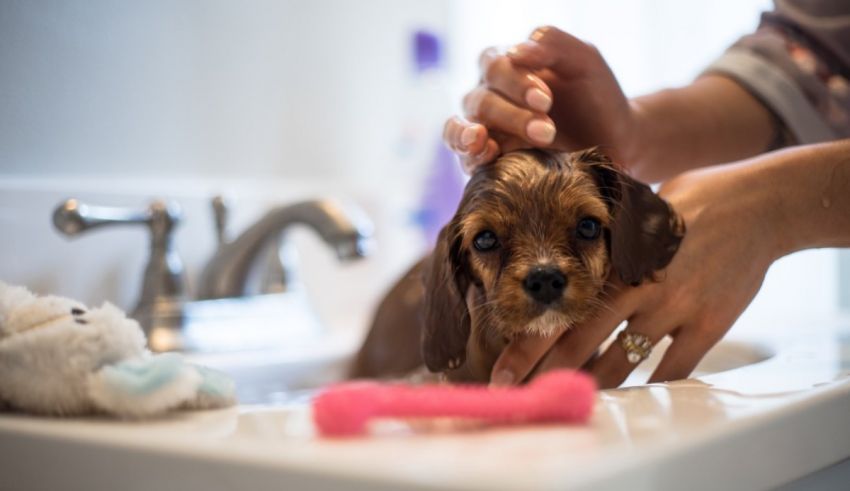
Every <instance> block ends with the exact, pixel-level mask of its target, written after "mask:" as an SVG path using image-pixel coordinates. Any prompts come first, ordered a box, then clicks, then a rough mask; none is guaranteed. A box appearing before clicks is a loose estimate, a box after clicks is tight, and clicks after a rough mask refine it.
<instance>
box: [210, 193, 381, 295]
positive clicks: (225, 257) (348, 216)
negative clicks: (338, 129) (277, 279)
mask: <svg viewBox="0 0 850 491" xmlns="http://www.w3.org/2000/svg"><path fill="white" fill-rule="evenodd" d="M295 224H302V225H307V226H309V227H311V228H312V229H313V230H315V231H316V233H318V235H319V236H320V237H321V238H322V239H323V240H324V242H325V243H327V244H328V245H329V246H330V247H331V248H332V249H334V250H335V251H336V254H337V256H338V257H339V259H340V260H350V259H356V258H360V257H363V256H365V255H366V254H367V253H368V243H369V239H370V238H371V235H372V224H371V222H370V221H369V219H368V218H367V217H366V215H365V214H364V213H363V212H362V211H361V210H360V209H358V208H356V207H354V206H350V205H347V206H345V207H342V206H340V205H338V204H336V203H335V202H333V201H329V200H312V201H304V202H301V203H295V204H291V205H285V206H279V207H277V208H274V209H272V210H270V211H269V212H268V213H266V215H265V216H263V218H261V219H260V220H258V221H257V222H256V223H254V224H253V225H251V226H250V227H248V228H247V229H246V230H245V231H244V232H243V233H242V234H241V235H240V236H239V237H237V238H236V239H234V240H232V241H230V242H225V243H222V244H221V245H220V246H219V249H218V251H217V252H216V253H215V255H214V256H213V257H212V259H210V261H209V263H208V264H207V266H206V267H205V268H204V271H203V273H202V274H201V284H200V288H199V294H198V295H199V298H201V299H212V298H225V297H240V296H244V295H245V294H246V291H247V286H248V285H247V282H248V276H249V273H250V271H251V269H252V266H253V265H254V263H255V262H256V260H257V259H258V258H259V257H261V256H262V252H263V251H264V250H266V249H267V248H268V247H269V245H270V244H274V243H275V242H276V241H277V239H278V238H280V237H282V234H285V232H286V230H287V229H288V228H289V227H290V226H292V225H295ZM275 252H277V251H275ZM285 266H286V265H285ZM285 279H286V278H284V281H285Z"/></svg>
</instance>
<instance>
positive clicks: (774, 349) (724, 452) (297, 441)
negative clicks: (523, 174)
mask: <svg viewBox="0 0 850 491" xmlns="http://www.w3.org/2000/svg"><path fill="white" fill-rule="evenodd" d="M847 326H848V324H846V323H842V322H832V323H828V324H823V323H815V322H811V323H809V324H808V325H805V326H796V328H795V329H793V330H791V329H788V330H787V332H796V333H798V335H796V336H795V335H788V336H780V335H778V334H777V335H776V336H774V338H773V341H774V343H773V344H770V345H761V344H755V343H752V342H750V341H748V340H746V339H738V340H736V339H730V340H728V341H724V342H723V343H721V344H720V345H719V346H718V347H717V348H716V349H715V350H714V351H713V352H712V353H711V354H710V355H709V356H708V357H707V358H706V359H705V360H704V362H703V363H702V364H701V366H700V371H701V374H698V375H697V376H696V377H695V378H692V379H688V380H684V381H678V382H673V383H668V384H653V385H648V386H647V385H642V386H641V385H638V386H633V387H627V388H621V389H615V390H607V391H602V392H600V393H599V395H598V399H597V406H596V409H595V412H594V415H593V417H592V419H591V422H590V424H589V425H587V426H581V427H575V426H527V427H519V428H494V429H490V430H485V431H475V432H454V433H451V432H445V433H432V434H416V433H415V432H412V431H408V432H398V431H395V432H392V433H391V434H382V435H377V436H372V437H366V438H358V439H351V440H322V439H318V438H317V437H316V436H315V435H314V432H313V428H312V425H311V423H310V417H309V410H308V397H307V395H305V393H303V392H282V393H281V392H280V389H284V388H286V387H293V386H299V384H301V385H300V386H302V387H304V386H308V385H309V383H308V382H309V379H310V377H315V375H316V373H323V374H326V375H327V376H330V375H331V374H332V372H333V370H332V368H333V367H334V366H337V367H338V366H340V364H341V363H344V361H345V360H346V359H347V355H346V352H347V353H348V354H350V353H351V352H353V350H354V348H356V343H348V344H346V343H347V342H343V341H339V342H337V344H336V346H337V347H338V348H339V349H338V350H337V351H336V352H335V353H336V355H332V354H331V352H333V350H332V349H328V346H331V345H334V342H330V343H329V342H328V341H329V340H328V339H325V340H323V341H322V342H321V343H315V344H314V345H313V348H309V347H307V346H305V347H304V349H303V350H300V351H299V355H300V356H301V358H300V361H297V362H296V361H294V359H290V360H289V361H288V362H286V363H284V362H281V363H280V364H279V365H278V366H277V368H270V369H269V370H267V371H266V377H265V378H264V379H254V383H255V385H252V383H250V380H251V378H250V377H248V376H247V375H246V378H245V380H247V381H249V384H248V386H249V387H254V388H256V396H257V400H260V399H264V398H265V400H272V401H274V400H275V398H276V397H277V399H276V401H277V403H276V404H270V405H242V406H239V407H237V408H231V409H227V410H221V411H211V412H200V413H191V414H182V415H178V416H175V417H172V418H167V419H163V420H158V421H153V422H144V423H127V422H114V421H102V420H93V419H75V420H56V419H42V418H33V417H28V416H18V415H6V416H2V417H0V454H2V455H3V458H2V461H3V463H4V468H5V469H8V470H7V471H4V472H2V473H0V489H16V488H42V489H59V488H67V487H68V484H69V483H73V484H74V485H75V486H77V487H78V488H79V489H124V490H133V489H150V488H157V487H160V488H165V489H199V490H201V489H202V490H216V489H301V488H309V489H330V488H345V489H391V488H398V487H405V488H414V489H487V490H491V489H555V488H557V489H564V488H570V489H590V488H592V489H630V490H635V489H682V488H688V489H712V490H713V489H725V488H736V489H737V488H744V489H760V488H770V487H774V486H777V485H780V484H782V483H786V482H789V481H791V480H793V479H796V478H799V477H801V476H804V475H806V474H809V473H811V472H813V471H816V470H818V469H821V468H823V467H826V466H828V465H831V464H833V463H835V462H838V461H841V460H843V459H846V458H847V457H848V456H850V425H848V424H847V414H850V378H848V375H850V372H848V367H850V331H848V329H847ZM799 334H805V336H799ZM339 339H342V338H341V337H340V338H339ZM268 355H269V356H273V355H272V354H270V353H269V354H268ZM228 356H229V355H228ZM252 356H255V357H254V358H252V360H253V361H254V362H255V367H254V368H256V370H257V372H255V373H258V372H259V371H260V367H261V366H262V365H263V364H264V363H265V362H266V361H269V360H267V359H263V358H261V357H260V356H259V355H252ZM270 359H271V358H270ZM205 361H207V362H210V363H211V364H216V363H214V362H215V361H216V360H214V359H213V358H206V359H205ZM218 361H219V362H221V363H220V364H219V365H218V366H222V367H226V366H227V363H235V361H236V359H235V358H232V359H230V360H229V361H228V360H226V359H225V358H222V359H219V360H218ZM249 365H250V364H249ZM244 366H245V365H234V366H233V369H234V370H236V372H234V373H238V371H239V370H242V368H239V367H244ZM252 369H253V368H252ZM276 370H277V371H276ZM724 370H725V371H724ZM648 372H649V370H648V369H644V370H643V373H642V375H643V376H644V377H645V376H646V375H648ZM245 373H246V374H247V373H248V372H247V371H246V372H245ZM294 373H304V374H307V376H305V377H295V376H291V375H292V374H294ZM256 380H262V382H256ZM276 393H280V394H279V395H278V396H274V394H276ZM45 469H49V472H47V471H45ZM105 469H108V472H107V471H106V470H105Z"/></svg>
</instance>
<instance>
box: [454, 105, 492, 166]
mask: <svg viewBox="0 0 850 491" xmlns="http://www.w3.org/2000/svg"><path fill="white" fill-rule="evenodd" d="M443 141H444V142H445V143H446V145H447V146H448V147H449V148H450V149H451V150H452V151H453V152H455V153H457V154H458V155H459V157H460V162H461V165H462V167H463V169H464V172H466V173H467V174H471V173H472V171H473V170H474V169H475V168H476V167H478V166H480V165H482V164H484V163H487V162H490V161H492V160H493V159H495V158H496V156H498V155H499V153H500V152H501V150H500V148H499V144H498V143H497V142H496V141H495V140H494V139H493V138H491V137H490V135H489V132H488V131H487V128H485V127H484V126H483V125H481V124H478V123H472V122H469V121H466V120H464V119H461V118H459V117H457V116H454V117H452V118H451V119H449V120H448V121H446V124H445V125H444V126H443Z"/></svg>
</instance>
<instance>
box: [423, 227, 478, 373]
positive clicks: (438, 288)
mask: <svg viewBox="0 0 850 491" xmlns="http://www.w3.org/2000/svg"><path fill="white" fill-rule="evenodd" d="M457 229H458V225H457V223H456V220H452V222H451V223H449V224H448V225H446V226H445V227H444V228H443V230H441V231H440V235H439V237H438V238H437V246H436V248H435V249H434V252H433V253H432V254H431V258H430V262H429V264H427V265H426V268H425V271H426V272H425V292H426V293H425V313H424V327H425V328H424V330H423V333H422V338H423V339H422V357H423V358H424V360H425V366H427V367H428V369H429V370H430V371H432V372H442V371H445V370H447V369H449V368H452V369H454V368H457V367H459V366H460V365H462V364H463V362H464V361H465V359H466V342H467V340H468V339H469V330H470V319H469V310H468V309H467V306H466V290H467V288H469V284H470V282H469V278H468V276H467V273H468V272H467V268H466V266H465V261H464V258H462V257H461V256H462V251H461V237H460V236H459V234H458V233H457Z"/></svg>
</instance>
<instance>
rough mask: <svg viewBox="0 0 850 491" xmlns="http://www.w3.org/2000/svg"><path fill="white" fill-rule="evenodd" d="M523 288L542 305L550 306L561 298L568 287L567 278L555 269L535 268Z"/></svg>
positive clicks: (550, 267)
mask: <svg viewBox="0 0 850 491" xmlns="http://www.w3.org/2000/svg"><path fill="white" fill-rule="evenodd" d="M522 286H523V288H524V289H525V291H526V293H528V295H529V296H530V297H531V298H533V299H534V300H537V301H538V302H540V303H542V304H550V303H552V302H554V301H555V300H557V299H559V298H561V294H562V293H563V292H564V288H566V287H567V277H566V276H564V273H561V271H560V270H558V269H557V268H555V267H552V266H543V267H536V268H533V269H532V270H531V271H530V272H529V273H528V276H526V277H525V280H524V281H523V282H522Z"/></svg>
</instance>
